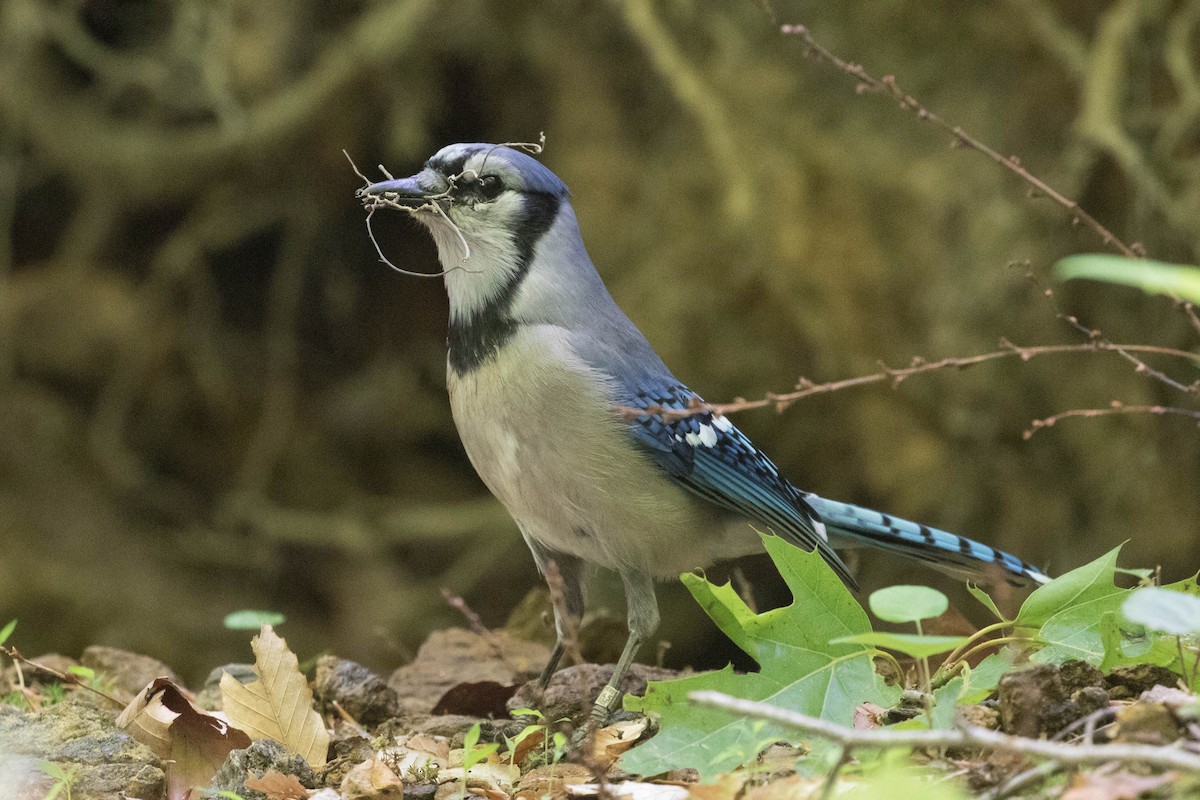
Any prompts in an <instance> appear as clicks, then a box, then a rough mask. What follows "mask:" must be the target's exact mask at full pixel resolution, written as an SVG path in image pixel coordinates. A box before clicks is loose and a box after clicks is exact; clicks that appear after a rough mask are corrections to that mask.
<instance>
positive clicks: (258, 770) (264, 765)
mask: <svg viewBox="0 0 1200 800" xmlns="http://www.w3.org/2000/svg"><path fill="white" fill-rule="evenodd" d="M272 769H273V770H275V771H277V772H282V773H283V774H284V775H295V776H296V779H297V780H299V781H300V783H302V784H304V786H305V787H306V788H308V789H315V788H316V786H317V778H316V775H314V774H313V770H312V767H310V766H309V765H308V762H307V761H305V760H304V759H303V758H301V757H300V756H298V755H296V754H295V753H292V752H289V751H288V749H287V748H286V747H284V746H283V745H281V744H280V743H279V742H276V741H273V740H271V739H259V740H258V741H257V742H254V743H252V744H251V745H250V746H249V747H247V748H246V749H245V750H234V751H233V752H232V753H230V754H229V758H227V759H225V763H224V764H222V765H221V768H220V769H219V770H217V774H216V775H214V776H213V779H212V781H211V782H210V783H209V787H210V788H212V789H215V790H217V791H226V792H236V793H237V794H240V795H241V796H242V797H244V798H245V800H267V797H266V795H264V794H263V793H262V792H258V791H255V790H253V789H247V788H246V778H248V777H249V776H250V775H254V776H255V777H257V778H261V777H262V776H263V775H264V774H265V773H266V772H267V771H268V770H272Z"/></svg>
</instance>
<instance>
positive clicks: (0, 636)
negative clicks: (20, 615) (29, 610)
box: [0, 619, 17, 644]
mask: <svg viewBox="0 0 1200 800" xmlns="http://www.w3.org/2000/svg"><path fill="white" fill-rule="evenodd" d="M16 628H17V621H16V620H15V619H14V620H12V621H11V622H9V623H8V624H7V625H5V626H4V627H3V628H0V644H4V643H5V642H6V641H8V637H10V636H12V632H13V631H14V630H16Z"/></svg>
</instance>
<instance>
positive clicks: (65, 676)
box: [0, 646, 125, 708]
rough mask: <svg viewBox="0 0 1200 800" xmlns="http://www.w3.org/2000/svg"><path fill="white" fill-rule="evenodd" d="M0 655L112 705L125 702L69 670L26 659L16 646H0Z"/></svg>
mask: <svg viewBox="0 0 1200 800" xmlns="http://www.w3.org/2000/svg"><path fill="white" fill-rule="evenodd" d="M0 655H5V656H8V657H9V658H11V659H12V660H13V663H14V664H17V665H20V664H24V665H25V666H26V667H28V668H29V669H30V670H32V671H36V672H44V673H46V674H47V675H51V676H53V677H55V678H57V679H58V681H59V682H60V683H64V684H67V685H68V686H78V687H79V688H81V689H86V690H87V691H89V692H91V693H92V694H94V695H98V696H100V697H103V698H104V699H105V700H107V701H109V702H110V703H113V704H114V705H118V706H120V707H121V708H124V707H125V703H122V702H121V701H120V700H118V699H117V698H115V697H113V696H112V695H110V694H107V693H105V692H102V691H100V690H99V689H97V688H96V687H95V686H90V685H88V684H86V683H84V682H83V680H82V679H81V678H80V677H79V676H78V675H73V674H71V673H70V672H60V671H59V670H56V669H54V668H53V667H48V666H46V665H45V664H39V663H38V662H36V661H33V660H31V659H28V658H26V657H25V656H23V655H21V652H20V651H19V650H17V648H15V647H2V646H0ZM19 669H20V667H19V666H18V671H19Z"/></svg>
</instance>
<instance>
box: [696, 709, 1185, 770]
mask: <svg viewBox="0 0 1200 800" xmlns="http://www.w3.org/2000/svg"><path fill="white" fill-rule="evenodd" d="M688 698H689V699H691V700H692V702H694V703H698V704H700V705H704V706H712V707H714V708H721V709H724V710H726V711H732V712H735V713H737V714H740V715H742V716H747V717H753V718H754V719H762V720H766V721H768V722H774V723H776V724H778V725H783V726H785V727H788V728H794V729H796V730H800V731H804V732H805V733H810V734H814V735H817V736H820V737H822V738H825V739H830V740H832V741H834V742H837V743H838V744H840V745H842V746H843V747H846V748H855V747H865V748H888V747H961V746H974V747H980V748H982V749H984V750H1002V751H1004V752H1008V753H1020V754H1021V755H1026V756H1037V757H1039V758H1049V759H1053V760H1055V761H1058V762H1060V763H1062V764H1074V765H1080V766H1082V765H1086V764H1107V763H1110V762H1114V761H1120V762H1126V763H1131V762H1132V763H1141V764H1149V765H1151V766H1155V767H1160V768H1164V769H1182V770H1189V771H1193V772H1194V771H1197V770H1200V756H1197V755H1194V754H1192V753H1188V752H1185V751H1183V750H1180V749H1178V748H1176V747H1171V746H1158V745H1148V744H1123V743H1119V744H1099V745H1098V744H1092V745H1086V744H1064V743H1061V742H1048V741H1044V740H1041V739H1028V738H1025V737H1023V736H1009V735H1007V734H1003V733H999V732H997V731H991V730H988V729H986V728H975V727H967V728H958V729H955V730H945V731H943V730H912V731H896V730H861V731H860V730H855V729H853V728H847V727H845V726H844V725H838V724H836V723H833V722H827V721H825V720H823V719H817V718H816V717H810V716H808V715H807V714H798V713H796V712H795V711H788V710H786V709H782V708H777V707H775V706H772V705H768V704H767V703H758V702H754V701H751V700H741V699H739V698H736V697H730V696H729V695H727V694H722V693H721V692H711V691H704V692H692V693H690V694H689V695H688Z"/></svg>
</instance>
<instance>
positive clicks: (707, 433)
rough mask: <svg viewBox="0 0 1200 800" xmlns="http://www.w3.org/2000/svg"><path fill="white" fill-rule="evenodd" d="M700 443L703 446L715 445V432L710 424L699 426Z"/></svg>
mask: <svg viewBox="0 0 1200 800" xmlns="http://www.w3.org/2000/svg"><path fill="white" fill-rule="evenodd" d="M699 438H700V444H702V445H704V446H705V447H716V446H717V432H716V431H714V430H713V428H712V426H711V425H701V426H700V437H699Z"/></svg>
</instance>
